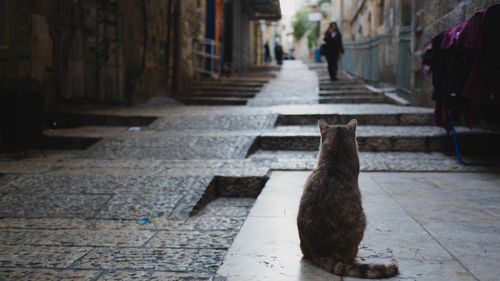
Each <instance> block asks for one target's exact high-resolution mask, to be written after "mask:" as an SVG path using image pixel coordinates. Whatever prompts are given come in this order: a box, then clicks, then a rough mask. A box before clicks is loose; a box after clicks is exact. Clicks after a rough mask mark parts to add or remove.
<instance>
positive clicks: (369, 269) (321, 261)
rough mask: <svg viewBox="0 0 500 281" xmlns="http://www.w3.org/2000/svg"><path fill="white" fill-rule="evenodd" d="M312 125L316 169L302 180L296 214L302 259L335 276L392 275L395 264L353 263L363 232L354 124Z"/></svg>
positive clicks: (364, 224) (320, 123)
mask: <svg viewBox="0 0 500 281" xmlns="http://www.w3.org/2000/svg"><path fill="white" fill-rule="evenodd" d="M318 125H319V128H320V133H321V144H320V149H319V157H318V166H317V167H316V168H315V169H314V170H313V171H312V173H311V175H310V176H309V178H308V179H307V182H306V184H305V186H304V191H303V194H302V198H301V199H300V206H299V213H298V215H297V227H298V231H299V237H300V249H301V250H302V253H303V254H304V258H307V259H310V260H312V261H313V262H314V263H316V264H317V265H318V266H320V267H321V268H323V269H324V270H326V271H328V272H331V273H334V274H337V275H340V276H352V277H361V278H384V277H391V276H394V275H396V274H397V273H398V264H397V262H396V261H395V260H392V261H390V262H389V263H388V264H361V263H358V262H356V260H355V258H356V255H357V253H358V246H359V243H360V242H361V240H362V239H363V234H364V231H365V228H366V217H365V213H364V211H363V207H362V204H361V193H360V191H359V187H358V175H359V159H358V149H357V143H356V136H355V132H356V125H357V121H356V120H352V121H350V122H349V123H348V124H347V125H338V126H330V125H328V124H327V123H326V122H325V121H323V120H320V121H319V122H318Z"/></svg>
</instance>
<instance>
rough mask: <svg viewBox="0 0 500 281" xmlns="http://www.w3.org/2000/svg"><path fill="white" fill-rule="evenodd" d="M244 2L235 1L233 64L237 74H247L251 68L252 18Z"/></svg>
mask: <svg viewBox="0 0 500 281" xmlns="http://www.w3.org/2000/svg"><path fill="white" fill-rule="evenodd" d="M246 5H248V3H247V2H245V1H243V0H234V1H233V5H232V8H233V23H232V24H233V34H232V35H233V38H232V46H233V55H232V63H233V66H234V69H235V71H236V73H244V72H247V71H248V69H249V67H250V57H249V55H250V18H249V15H248V14H247V11H248V9H245V6H246Z"/></svg>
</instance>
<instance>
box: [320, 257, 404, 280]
mask: <svg viewBox="0 0 500 281" xmlns="http://www.w3.org/2000/svg"><path fill="white" fill-rule="evenodd" d="M312 261H313V262H314V263H315V264H317V265H318V266H320V267H321V268H323V269H324V270H326V271H328V272H330V273H333V274H336V275H339V276H350V277H358V278H369V279H378V278H388V277H392V276H394V275H396V274H398V262H397V261H396V260H395V259H393V260H391V261H390V262H389V263H386V264H383V263H374V264H365V263H357V262H353V263H345V262H342V261H339V260H335V259H333V258H330V257H323V258H319V257H316V258H312Z"/></svg>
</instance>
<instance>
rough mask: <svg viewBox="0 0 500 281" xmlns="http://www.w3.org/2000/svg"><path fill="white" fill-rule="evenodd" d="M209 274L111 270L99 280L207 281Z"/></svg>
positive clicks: (209, 277) (209, 278)
mask: <svg viewBox="0 0 500 281" xmlns="http://www.w3.org/2000/svg"><path fill="white" fill-rule="evenodd" d="M211 278H212V277H211V275H210V274H203V273H176V272H147V271H132V272H130V271H111V272H109V273H106V274H104V275H102V276H101V277H100V278H99V280H104V281H121V280H156V281H208V280H211Z"/></svg>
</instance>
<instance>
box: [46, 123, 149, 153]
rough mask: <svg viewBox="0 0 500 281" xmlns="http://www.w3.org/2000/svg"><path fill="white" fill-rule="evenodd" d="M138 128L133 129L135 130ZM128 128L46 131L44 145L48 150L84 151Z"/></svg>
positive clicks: (105, 127)
mask: <svg viewBox="0 0 500 281" xmlns="http://www.w3.org/2000/svg"><path fill="white" fill-rule="evenodd" d="M137 128H140V127H134V129H135V130H137ZM128 130H129V127H122V126H115V127H109V126H81V127H76V128H63V129H46V130H44V131H43V136H44V143H43V144H42V146H43V147H44V148H48V149H86V148H88V147H90V146H91V145H93V144H95V143H96V142H98V141H100V140H102V139H103V138H107V137H114V136H117V135H120V134H123V133H125V132H127V131H128Z"/></svg>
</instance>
